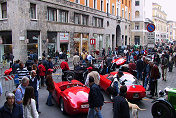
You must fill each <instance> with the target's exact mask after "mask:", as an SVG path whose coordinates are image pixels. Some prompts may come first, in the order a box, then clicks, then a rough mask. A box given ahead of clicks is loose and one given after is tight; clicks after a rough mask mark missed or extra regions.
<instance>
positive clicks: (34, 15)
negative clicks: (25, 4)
mask: <svg viewBox="0 0 176 118" xmlns="http://www.w3.org/2000/svg"><path fill="white" fill-rule="evenodd" d="M30 14H31V19H37V12H36V4H32V3H30Z"/></svg>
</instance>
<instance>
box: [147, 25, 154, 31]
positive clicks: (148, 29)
mask: <svg viewBox="0 0 176 118" xmlns="http://www.w3.org/2000/svg"><path fill="white" fill-rule="evenodd" d="M147 31H149V32H153V31H155V25H154V24H148V25H147Z"/></svg>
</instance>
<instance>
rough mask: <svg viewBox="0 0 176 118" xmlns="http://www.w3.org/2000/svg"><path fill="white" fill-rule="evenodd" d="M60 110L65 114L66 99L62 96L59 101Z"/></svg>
mask: <svg viewBox="0 0 176 118" xmlns="http://www.w3.org/2000/svg"><path fill="white" fill-rule="evenodd" d="M59 107H60V110H61V112H62V113H63V114H65V113H66V112H65V108H64V101H63V98H60V103H59Z"/></svg>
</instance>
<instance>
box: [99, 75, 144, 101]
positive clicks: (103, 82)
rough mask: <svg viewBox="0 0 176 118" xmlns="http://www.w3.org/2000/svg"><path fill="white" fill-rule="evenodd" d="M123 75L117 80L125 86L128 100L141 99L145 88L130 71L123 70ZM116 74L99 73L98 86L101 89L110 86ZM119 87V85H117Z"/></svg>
mask: <svg viewBox="0 0 176 118" xmlns="http://www.w3.org/2000/svg"><path fill="white" fill-rule="evenodd" d="M123 74H124V75H123V76H122V77H121V78H120V80H119V84H120V85H122V83H124V84H125V85H126V86H127V95H126V98H127V99H128V100H141V99H142V98H144V97H145V96H146V91H145V88H144V87H143V86H142V85H141V84H140V83H139V81H138V80H137V79H136V78H135V77H134V76H133V75H132V74H130V73H128V72H123ZM116 76H117V72H111V73H110V74H106V75H100V87H101V88H102V89H103V90H105V91H106V90H107V88H108V87H109V86H111V83H112V81H113V80H114V78H115V77H116ZM119 88H120V86H119Z"/></svg>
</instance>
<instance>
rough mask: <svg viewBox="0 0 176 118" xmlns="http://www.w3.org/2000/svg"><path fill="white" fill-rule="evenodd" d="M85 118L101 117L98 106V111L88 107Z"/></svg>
mask: <svg viewBox="0 0 176 118" xmlns="http://www.w3.org/2000/svg"><path fill="white" fill-rule="evenodd" d="M87 118H103V117H102V115H101V110H100V107H98V112H96V111H95V109H94V108H89V111H88V116H87Z"/></svg>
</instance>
